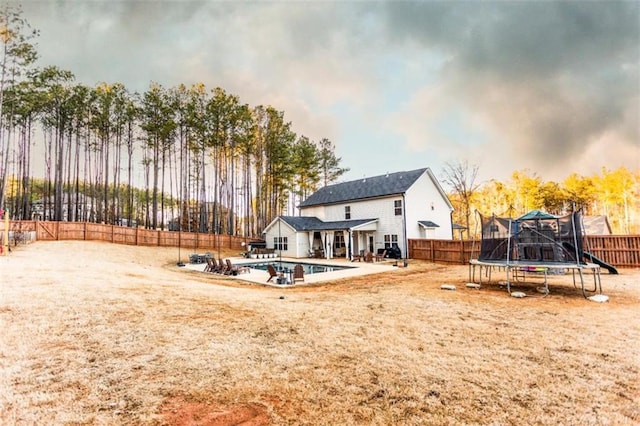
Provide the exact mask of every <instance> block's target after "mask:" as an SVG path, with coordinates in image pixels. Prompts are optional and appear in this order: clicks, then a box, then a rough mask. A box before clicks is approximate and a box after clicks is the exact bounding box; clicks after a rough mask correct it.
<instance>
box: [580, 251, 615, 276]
mask: <svg viewBox="0 0 640 426" xmlns="http://www.w3.org/2000/svg"><path fill="white" fill-rule="evenodd" d="M582 254H583V255H584V258H585V259H587V260H588V261H590V262H593V263H595V264H596V265H600V266H601V267H603V268H605V269H606V270H607V271H609V273H610V274H614V275H618V270H617V269H616V268H615V267H614V266H612V265H609V264H608V263H607V262H604V261H603V260H600V259H598V258H597V257H595V256H594V255H592V254H591V253H589V252H588V251H583V252H582Z"/></svg>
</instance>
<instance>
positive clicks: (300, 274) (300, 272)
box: [293, 264, 304, 283]
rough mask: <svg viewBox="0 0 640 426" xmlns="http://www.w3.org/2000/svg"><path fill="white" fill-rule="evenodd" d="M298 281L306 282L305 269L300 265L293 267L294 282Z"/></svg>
mask: <svg viewBox="0 0 640 426" xmlns="http://www.w3.org/2000/svg"><path fill="white" fill-rule="evenodd" d="M296 281H304V268H303V267H302V265H300V264H297V265H296V266H294V267H293V282H294V283H295V282H296Z"/></svg>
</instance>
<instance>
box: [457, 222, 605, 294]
mask: <svg viewBox="0 0 640 426" xmlns="http://www.w3.org/2000/svg"><path fill="white" fill-rule="evenodd" d="M476 214H477V215H478V216H479V217H480V220H479V223H480V224H481V226H482V238H481V242H480V249H479V253H478V257H477V258H475V259H474V258H472V259H471V260H470V261H469V280H470V281H471V282H475V278H476V269H479V271H478V272H479V277H478V278H479V281H480V284H482V275H483V272H484V274H485V276H487V278H488V280H491V273H492V271H493V270H495V269H499V270H504V271H505V274H506V282H505V284H506V287H507V291H508V292H509V294H511V285H512V282H513V281H518V280H520V279H522V280H524V279H525V278H526V276H527V274H532V273H535V274H536V275H537V276H542V277H543V279H544V281H543V284H544V285H543V286H542V287H541V288H539V291H540V292H541V293H543V294H545V295H546V294H548V293H549V281H548V278H549V274H550V273H551V272H554V271H558V270H559V271H562V270H565V271H566V270H570V271H571V272H572V275H573V284H574V287H576V288H578V286H579V287H580V289H581V291H582V294H583V296H584V297H587V293H596V292H597V293H602V282H601V279H600V265H598V264H596V263H590V262H584V261H583V258H584V257H585V254H584V250H583V239H582V235H583V232H582V221H581V215H580V212H579V211H577V212H573V213H571V214H569V215H566V216H555V215H551V214H548V213H545V212H541V211H539V210H533V211H531V212H529V213H527V214H526V215H524V216H521V217H519V218H517V219H512V218H504V217H497V216H495V215H493V216H490V217H484V216H482V215H481V214H480V213H479V212H476ZM474 252H475V250H474ZM472 257H473V255H472ZM585 272H586V273H590V274H591V275H592V276H593V288H587V286H586V285H585V276H584V275H585ZM578 279H579V281H578Z"/></svg>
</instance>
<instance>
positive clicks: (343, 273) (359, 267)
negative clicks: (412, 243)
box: [185, 257, 403, 287]
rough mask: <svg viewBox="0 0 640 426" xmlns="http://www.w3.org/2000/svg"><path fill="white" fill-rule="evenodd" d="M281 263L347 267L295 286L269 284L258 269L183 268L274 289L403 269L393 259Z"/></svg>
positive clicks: (265, 274) (308, 277)
mask: <svg viewBox="0 0 640 426" xmlns="http://www.w3.org/2000/svg"><path fill="white" fill-rule="evenodd" d="M229 260H231V263H232V264H233V265H234V266H242V265H246V264H252V263H257V262H277V261H279V260H280V259H278V258H274V259H246V258H243V257H235V258H229ZM282 261H283V262H291V263H315V264H321V265H335V266H342V267H347V269H341V270H339V271H332V272H321V273H317V274H305V275H304V281H298V282H296V283H295V284H277V283H276V282H275V279H272V280H271V281H270V282H267V280H268V279H269V273H268V272H267V271H262V270H260V269H251V272H248V273H246V272H245V273H241V274H238V275H220V274H214V273H209V272H204V268H205V266H206V264H203V263H187V264H186V265H185V268H186V269H190V270H194V271H200V272H202V273H203V274H209V275H212V276H216V277H223V276H224V277H228V278H231V279H234V280H240V281H248V282H251V283H256V284H264V285H272V286H274V287H292V286H294V285H295V286H301V285H305V284H314V283H320V282H325V281H333V280H339V279H342V278H349V277H360V276H363V275H369V274H378V273H382V272H392V271H397V270H398V269H400V270H401V269H403V268H398V267H396V266H393V265H394V264H395V263H396V260H395V259H385V260H384V261H382V262H373V263H369V262H351V261H349V260H346V259H342V258H334V259H309V258H304V259H302V258H301V259H295V258H285V257H283V258H282ZM399 262H402V261H399Z"/></svg>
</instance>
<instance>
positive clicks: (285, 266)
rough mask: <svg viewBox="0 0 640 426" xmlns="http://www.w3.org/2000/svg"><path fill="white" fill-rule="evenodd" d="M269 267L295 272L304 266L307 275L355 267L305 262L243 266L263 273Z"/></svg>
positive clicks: (264, 263) (275, 262)
mask: <svg viewBox="0 0 640 426" xmlns="http://www.w3.org/2000/svg"><path fill="white" fill-rule="evenodd" d="M267 265H272V266H273V267H274V268H275V269H276V271H285V272H286V271H293V268H294V267H295V266H296V265H302V268H303V269H304V273H305V274H320V273H323V272H334V271H340V270H342V269H351V268H353V266H336V265H322V264H318V263H303V262H279V261H277V260H276V261H270V262H257V263H243V264H242V266H248V267H249V268H252V269H260V270H261V271H266V270H267Z"/></svg>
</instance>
